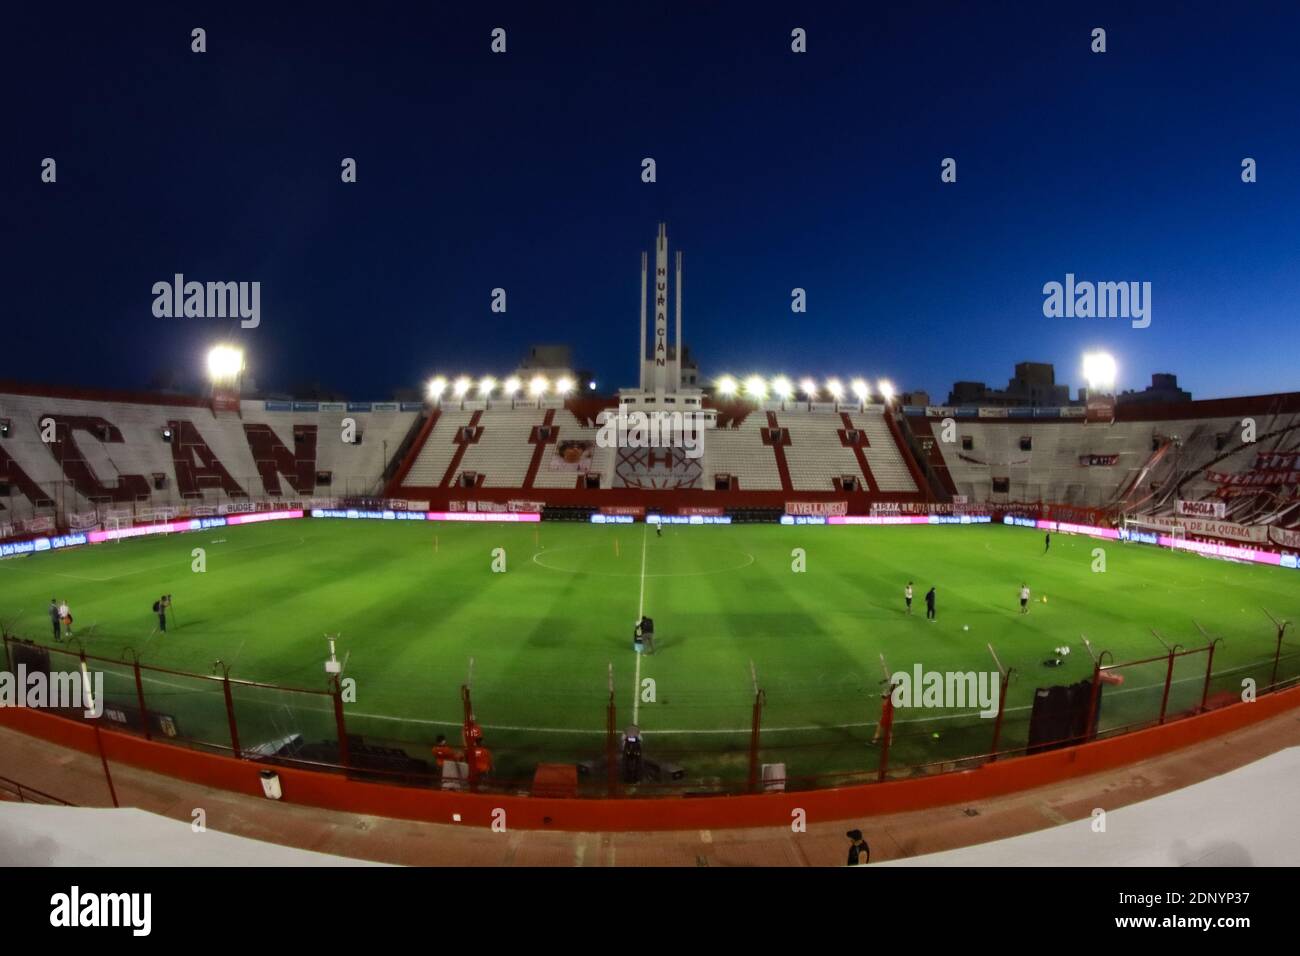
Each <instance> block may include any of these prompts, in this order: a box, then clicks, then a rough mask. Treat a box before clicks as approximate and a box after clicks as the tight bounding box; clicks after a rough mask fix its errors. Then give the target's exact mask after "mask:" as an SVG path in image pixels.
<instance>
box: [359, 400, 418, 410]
mask: <svg viewBox="0 0 1300 956" xmlns="http://www.w3.org/2000/svg"><path fill="white" fill-rule="evenodd" d="M397 407H398V406H397V402H371V403H370V408H371V409H372V410H373V411H376V412H395V411H397ZM423 407H424V406H423V405H420V404H419V403H417V404H416V408H417V409H419V408H423Z"/></svg>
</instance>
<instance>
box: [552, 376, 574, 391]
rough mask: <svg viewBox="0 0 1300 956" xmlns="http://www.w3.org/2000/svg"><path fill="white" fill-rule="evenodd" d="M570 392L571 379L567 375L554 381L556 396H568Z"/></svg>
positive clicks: (571, 387)
mask: <svg viewBox="0 0 1300 956" xmlns="http://www.w3.org/2000/svg"><path fill="white" fill-rule="evenodd" d="M571 391H573V379H571V378H569V377H568V376H567V375H561V376H560V377H559V378H557V379H556V380H555V394H556V395H568V394H569V393H570V392H571Z"/></svg>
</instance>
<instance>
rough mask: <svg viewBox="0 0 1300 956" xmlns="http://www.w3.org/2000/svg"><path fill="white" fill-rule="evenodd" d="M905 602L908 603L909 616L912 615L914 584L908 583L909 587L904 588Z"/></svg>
mask: <svg viewBox="0 0 1300 956" xmlns="http://www.w3.org/2000/svg"><path fill="white" fill-rule="evenodd" d="M903 600H904V601H906V602H907V614H908V616H909V617H910V616H911V614H912V582H911V581H908V582H907V587H905V588H903Z"/></svg>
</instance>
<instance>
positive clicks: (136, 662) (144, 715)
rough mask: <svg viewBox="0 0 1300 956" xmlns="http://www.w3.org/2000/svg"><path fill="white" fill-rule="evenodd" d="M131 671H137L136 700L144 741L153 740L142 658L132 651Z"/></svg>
mask: <svg viewBox="0 0 1300 956" xmlns="http://www.w3.org/2000/svg"><path fill="white" fill-rule="evenodd" d="M131 669H132V670H134V671H135V698H136V700H137V701H139V703H140V723H141V724H142V725H143V727H144V739H145V740H153V731H152V730H151V729H150V727H149V708H148V707H146V706H145V703H144V679H143V678H142V677H141V676H140V658H139V657H137V656H136V653H135V651H131Z"/></svg>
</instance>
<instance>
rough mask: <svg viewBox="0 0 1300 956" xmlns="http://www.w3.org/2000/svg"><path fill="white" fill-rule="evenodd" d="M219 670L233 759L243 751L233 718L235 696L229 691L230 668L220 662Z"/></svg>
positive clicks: (237, 726)
mask: <svg viewBox="0 0 1300 956" xmlns="http://www.w3.org/2000/svg"><path fill="white" fill-rule="evenodd" d="M218 663H221V662H220V661H218ZM221 671H222V676H221V689H222V691H224V693H225V696H226V720H227V721H228V722H229V723H230V749H231V750H232V751H233V752H234V755H235V759H236V760H239V759H241V758H242V757H243V752H242V751H241V750H240V749H239V724H238V722H237V721H236V720H235V698H234V696H233V695H232V694H231V693H230V668H229V667H227V666H226V665H225V664H221Z"/></svg>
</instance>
